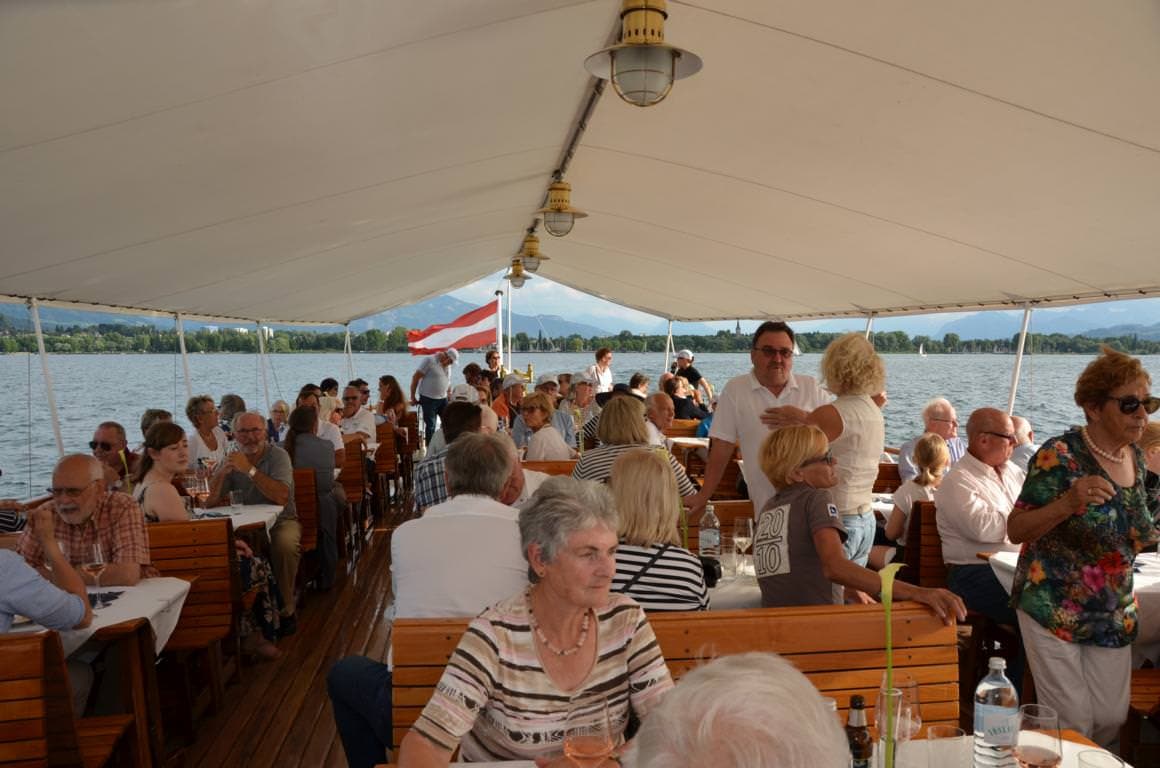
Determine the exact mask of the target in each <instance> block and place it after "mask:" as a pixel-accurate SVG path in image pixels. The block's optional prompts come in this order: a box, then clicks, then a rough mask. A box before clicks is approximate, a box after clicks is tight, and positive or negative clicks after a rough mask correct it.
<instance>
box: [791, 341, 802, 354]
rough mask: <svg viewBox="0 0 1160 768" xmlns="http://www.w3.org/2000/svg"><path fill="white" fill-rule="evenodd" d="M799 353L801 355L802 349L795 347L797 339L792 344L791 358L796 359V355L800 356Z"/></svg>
mask: <svg viewBox="0 0 1160 768" xmlns="http://www.w3.org/2000/svg"><path fill="white" fill-rule="evenodd" d="M801 353H802V348H801V347H799V346H798V345H797V339H794V342H793V356H794V357H797V356H798V355H800V354H801Z"/></svg>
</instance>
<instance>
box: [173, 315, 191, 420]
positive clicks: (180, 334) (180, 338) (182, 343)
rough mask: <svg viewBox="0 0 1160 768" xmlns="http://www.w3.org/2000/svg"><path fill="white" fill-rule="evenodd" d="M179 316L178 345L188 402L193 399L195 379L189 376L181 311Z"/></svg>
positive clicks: (177, 316)
mask: <svg viewBox="0 0 1160 768" xmlns="http://www.w3.org/2000/svg"><path fill="white" fill-rule="evenodd" d="M175 317H176V318H177V346H178V347H179V348H180V349H181V370H182V373H184V374H185V400H186V402H188V401H190V400H192V399H193V381H192V380H191V379H190V377H189V355H188V354H187V353H186V351H185V323H184V322H183V321H182V319H181V313H180V312H178V313H177V314H176V315H175Z"/></svg>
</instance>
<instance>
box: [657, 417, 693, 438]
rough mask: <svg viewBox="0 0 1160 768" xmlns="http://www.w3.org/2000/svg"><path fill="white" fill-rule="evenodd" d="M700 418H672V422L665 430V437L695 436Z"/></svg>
mask: <svg viewBox="0 0 1160 768" xmlns="http://www.w3.org/2000/svg"><path fill="white" fill-rule="evenodd" d="M700 426H701V420H700V419H673V424H672V426H670V427H669V428H668V429H666V430H665V437H696V436H697V428H698V427H700Z"/></svg>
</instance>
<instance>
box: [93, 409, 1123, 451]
mask: <svg viewBox="0 0 1160 768" xmlns="http://www.w3.org/2000/svg"><path fill="white" fill-rule="evenodd" d="M1132 410H1135V409H1134V408H1133V409H1132ZM98 448H100V449H101V450H102V451H111V450H113V444H112V443H105V442H100V441H97V440H90V441H89V450H90V451H95V450H97V449H98Z"/></svg>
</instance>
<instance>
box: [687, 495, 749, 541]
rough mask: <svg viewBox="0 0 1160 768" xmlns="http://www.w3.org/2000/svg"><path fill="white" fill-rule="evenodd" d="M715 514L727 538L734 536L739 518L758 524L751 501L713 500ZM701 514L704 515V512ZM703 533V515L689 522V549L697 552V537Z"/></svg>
mask: <svg viewBox="0 0 1160 768" xmlns="http://www.w3.org/2000/svg"><path fill="white" fill-rule="evenodd" d="M710 503H711V504H712V505H713V514H715V515H717V519H718V520H720V521H721V533H722V534H723V535H725V536H732V535H733V521H734V520H736V519H737V518H739V517H751V518H753V522H754V524H756V523H757V515H756V513H755V510H754V509H753V502H752V501H750V500H749V499H735V500H729V501H718V500H713V501H712V502H710ZM701 514H704V513H703V512H702V513H701ZM679 525H680V524H679V523H678V527H679ZM700 532H701V515H697V519H696V520H689V549H691V550H692V551H693V552H696V551H697V542H698V540H697V537H698V536H699V535H700Z"/></svg>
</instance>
